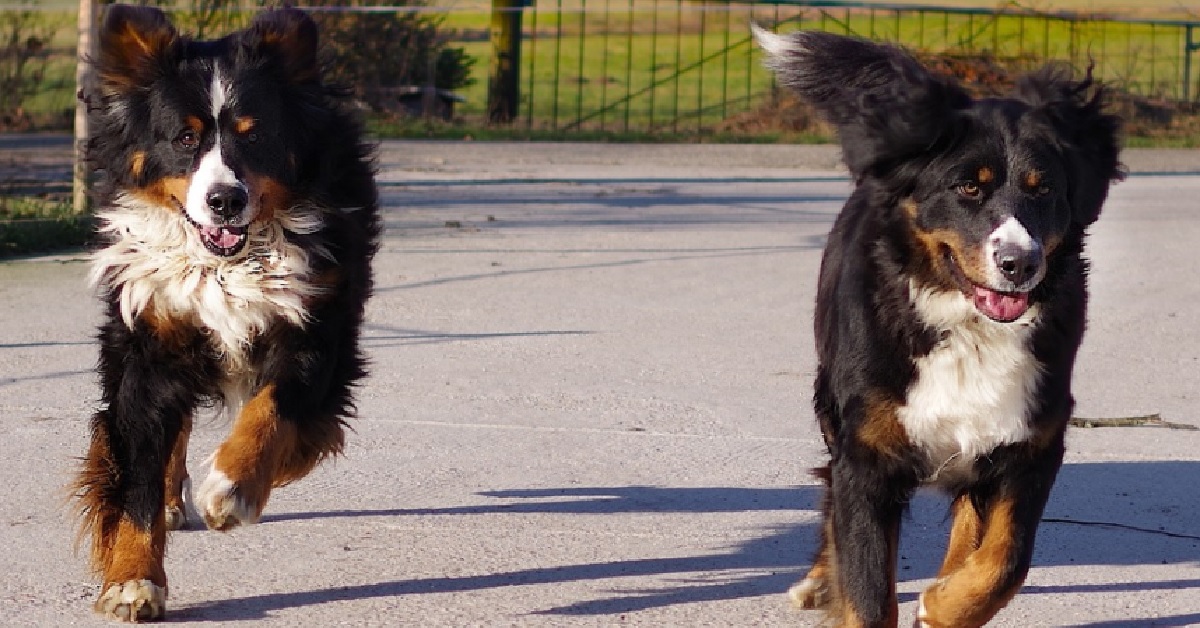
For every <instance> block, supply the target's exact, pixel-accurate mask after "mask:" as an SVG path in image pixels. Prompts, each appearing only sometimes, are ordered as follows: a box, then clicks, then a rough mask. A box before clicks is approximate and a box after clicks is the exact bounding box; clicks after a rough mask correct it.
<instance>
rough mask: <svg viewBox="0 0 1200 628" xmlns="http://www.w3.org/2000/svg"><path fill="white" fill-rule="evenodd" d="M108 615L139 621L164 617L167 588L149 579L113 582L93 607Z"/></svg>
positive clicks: (98, 611)
mask: <svg viewBox="0 0 1200 628" xmlns="http://www.w3.org/2000/svg"><path fill="white" fill-rule="evenodd" d="M93 608H95V609H96V612H97V613H103V614H104V615H105V616H106V617H110V618H112V619H118V620H120V621H128V622H133V623H137V622H139V621H154V620H156V619H162V617H163V613H165V612H166V610H167V590H166V589H165V588H163V587H160V586H158V585H157V584H154V583H153V582H150V581H149V580H127V581H125V582H124V583H116V582H114V583H112V584H110V585H108V588H107V589H105V590H104V591H103V592H102V593H101V594H100V599H98V600H96V604H95V606H94V607H93Z"/></svg>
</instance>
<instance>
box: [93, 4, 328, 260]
mask: <svg viewBox="0 0 1200 628" xmlns="http://www.w3.org/2000/svg"><path fill="white" fill-rule="evenodd" d="M95 66H96V70H97V74H98V77H99V83H100V85H99V87H100V93H101V96H102V101H103V102H102V104H101V107H100V111H99V124H98V126H99V127H100V128H99V130H98V132H97V133H96V134H95V135H94V137H93V140H92V145H91V149H92V151H93V154H94V155H96V156H98V157H97V158H98V160H100V163H98V164H97V166H98V167H99V168H102V169H104V170H105V171H106V173H107V176H108V178H109V179H110V181H111V182H112V184H113V185H114V186H115V188H116V189H117V190H118V191H119V192H120V193H123V194H127V195H132V196H134V197H136V198H138V199H139V200H141V201H143V202H148V203H151V204H154V205H156V206H158V207H161V208H162V210H163V211H169V212H180V213H181V214H182V215H183V216H184V217H186V220H187V222H188V223H190V226H191V227H192V228H193V229H194V230H195V233H196V235H197V237H198V238H199V240H200V241H201V242H202V243H203V245H204V248H205V249H206V250H207V251H208V252H209V253H211V254H213V255H216V256H220V257H234V256H237V255H238V254H239V253H240V252H241V251H242V249H243V248H244V247H245V244H246V241H247V229H248V227H249V226H250V224H251V223H253V222H255V221H259V220H270V219H271V217H272V215H273V214H274V213H276V212H280V211H286V209H287V208H288V207H290V206H291V204H292V203H293V201H294V200H295V199H294V198H293V196H294V191H295V187H296V184H297V183H298V182H300V181H301V180H302V179H304V173H303V172H302V171H303V169H304V168H305V162H306V161H311V159H312V157H311V155H312V154H313V153H314V152H315V151H314V148H313V147H312V146H311V144H312V141H311V137H312V136H313V129H312V128H310V127H311V126H312V124H313V114H312V113H311V112H312V111H319V110H320V108H319V107H313V106H308V105H309V104H310V103H314V102H319V99H320V98H321V97H322V87H321V84H320V69H319V64H318V61H317V28H316V25H315V23H314V22H313V21H312V20H311V19H310V18H309V17H308V16H307V15H306V14H304V13H303V12H302V11H299V10H297V9H278V10H272V11H266V12H263V13H261V14H259V16H258V17H257V18H255V20H254V22H253V23H252V25H251V26H250V27H249V28H247V29H246V30H244V31H240V32H238V33H235V34H232V35H229V36H227V37H225V38H223V39H219V40H215V41H194V40H191V39H188V38H186V37H183V36H181V35H179V34H178V33H177V31H176V29H175V28H174V27H173V26H172V25H171V23H170V21H169V20H168V19H167V17H166V15H165V14H164V13H163V12H161V11H159V10H158V9H155V8H151V7H139V6H128V5H112V6H110V7H108V9H107V11H106V13H105V17H104V20H103V23H102V26H101V29H100V45H99V56H98V58H97V59H96V63H95Z"/></svg>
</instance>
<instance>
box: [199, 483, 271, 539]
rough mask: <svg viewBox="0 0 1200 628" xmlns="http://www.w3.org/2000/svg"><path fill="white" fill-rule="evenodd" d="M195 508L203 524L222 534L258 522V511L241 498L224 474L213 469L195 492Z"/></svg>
mask: <svg viewBox="0 0 1200 628" xmlns="http://www.w3.org/2000/svg"><path fill="white" fill-rule="evenodd" d="M196 508H197V509H199V510H200V515H201V516H202V517H204V523H206V524H208V527H209V528H212V529H213V530H220V531H222V532H224V531H226V530H231V529H233V528H236V527H237V526H239V525H244V524H246V525H248V524H251V523H255V522H257V521H258V517H259V515H261V514H262V513H261V512H259V509H258V508H257V507H255V506H254V505H252V504H250V503H248V502H246V500H245V499H243V498H242V495H241V493H240V492H238V487H237V485H236V484H234V483H233V481H232V480H230V479H229V477H228V476H226V475H225V474H224V473H222V472H220V471H218V470H216V469H213V470H212V471H209V473H208V477H206V478H204V483H202V484H201V485H200V490H198V491H196Z"/></svg>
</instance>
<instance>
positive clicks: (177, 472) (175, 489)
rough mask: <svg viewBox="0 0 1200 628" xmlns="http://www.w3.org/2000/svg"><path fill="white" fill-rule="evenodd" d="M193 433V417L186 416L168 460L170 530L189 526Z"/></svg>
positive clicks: (167, 506)
mask: <svg viewBox="0 0 1200 628" xmlns="http://www.w3.org/2000/svg"><path fill="white" fill-rule="evenodd" d="M191 435H192V417H190V416H188V417H185V418H184V420H183V425H182V426H181V428H180V430H179V436H176V437H175V446H174V448H172V450H171V459H170V460H169V461H168V462H167V473H166V478H164V480H165V482H166V489H167V494H166V500H165V502H166V512H165V515H166V522H167V529H168V530H182V529H183V528H186V527H187V524H188V520H187V504H186V502H187V495H186V494H187V492H188V486H189V484H190V482H189V481H188V470H187V448H188V439H189V438H190V437H191Z"/></svg>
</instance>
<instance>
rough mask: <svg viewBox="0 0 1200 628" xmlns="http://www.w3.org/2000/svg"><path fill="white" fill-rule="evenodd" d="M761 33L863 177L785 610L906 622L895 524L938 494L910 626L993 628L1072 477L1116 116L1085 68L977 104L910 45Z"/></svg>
mask: <svg viewBox="0 0 1200 628" xmlns="http://www.w3.org/2000/svg"><path fill="white" fill-rule="evenodd" d="M755 34H756V37H757V40H758V42H759V44H760V46H761V47H762V48H763V49H764V51H765V52H766V53H767V65H768V67H769V68H771V69H772V70H773V71H774V72H775V74H776V76H777V77H778V79H779V81H780V83H781V84H782V85H783V86H785V87H787V88H790V89H792V90H794V91H795V92H796V93H797V94H798V95H799V96H800V97H801V98H802V99H803V100H805V101H807V102H808V103H809V104H810V105H811V106H812V107H814V108H815V110H816V111H817V112H819V113H820V114H821V115H822V116H823V117H824V118H825V119H826V120H828V121H829V122H830V123H831V124H832V125H833V126H834V127H835V128H836V129H837V132H838V136H839V139H840V141H841V146H842V153H843V160H844V161H845V164H846V166H847V167H848V169H849V171H850V174H851V176H852V177H853V180H854V189H853V191H852V193H851V194H850V197H849V199H848V200H847V201H846V203H845V206H844V207H843V209H842V210H841V212H840V213H839V215H838V217H837V219H836V221H835V223H834V226H833V229H832V231H831V232H830V234H829V238H828V241H827V244H826V247H825V251H824V255H823V257H822V262H821V269H820V278H819V281H818V288H817V297H816V310H815V316H814V318H815V324H814V329H815V337H816V348H817V356H818V368H817V374H816V382H815V393H814V398H813V399H814V407H815V414H816V416H817V419H818V422H819V424H820V428H821V432H822V435H823V436H824V440H825V444H826V445H827V447H828V450H829V454H830V461H829V463H828V465H827V466H826V467H824V468H822V469H819V470H818V471H817V474H818V475H819V476H820V477H822V478H823V479H824V481H825V483H826V484H827V490H826V496H825V499H824V505H823V526H822V532H821V542H820V547H819V550H818V552H817V554H816V557H815V559H814V561H813V566H812V567H811V569H810V570H809V572H808V574H807V576H806V577H805V578H804V579H803V580H802V581H801V582H799V583H798V584H797V585H795V586H794V587H792V589H791V590H790V591H789V595H790V596H791V598H792V600H793V601H794V602H796V603H797V604H798V605H799V606H801V607H802V608H821V609H826V611H827V613H828V616H829V619H830V620H831V622H832V623H833V624H835V625H839V626H895V625H897V623H898V621H899V618H898V610H897V600H896V551H897V543H898V539H899V533H900V522H901V517H902V515H903V513H904V511H905V508H906V504H907V503H908V501H909V498H910V497H911V495H912V494H913V492H914V491H915V490H916V489H918V488H919V487H922V486H932V487H936V488H938V489H941V490H943V491H945V492H947V493H948V494H949V495H950V496H951V498H952V502H951V511H952V513H953V523H952V526H951V530H950V540H949V544H948V548H947V551H946V555H945V558H944V561H943V562H942V566H941V569H940V571H939V573H938V577H937V579H936V581H935V583H934V584H933V585H932V586H930V587H929V588H927V589H926V590H925V591H924V592H923V593H922V594H921V596H920V601H919V604H918V607H919V608H918V610H917V617H916V623H915V625H917V626H929V627H937V628H948V627H955V628H962V627H969V626H981V625H983V624H985V623H986V622H988V621H989V620H990V619H991V618H992V617H993V616H995V614H996V613H997V612H998V611H999V610H1000V609H1001V608H1003V607H1004V606H1005V605H1006V604H1007V603H1008V602H1009V601H1010V600H1011V599H1012V598H1013V596H1014V595H1016V593H1017V591H1018V589H1019V588H1020V587H1021V584H1022V583H1023V582H1024V579H1025V576H1026V573H1027V572H1028V570H1029V566H1030V559H1031V556H1032V554H1033V546H1034V535H1035V534H1036V532H1037V528H1038V523H1039V521H1040V519H1041V515H1042V510H1043V508H1044V507H1045V504H1046V500H1047V498H1048V497H1049V494H1050V489H1051V487H1052V485H1053V484H1054V479H1055V476H1056V474H1057V472H1058V469H1059V467H1060V466H1061V464H1062V459H1063V451H1064V448H1063V435H1064V432H1065V430H1066V427H1067V424H1068V421H1069V418H1070V415H1071V410H1072V408H1073V405H1074V399H1073V398H1072V396H1071V371H1072V368H1073V363H1074V361H1075V355H1076V351H1077V350H1078V348H1079V345H1080V342H1081V340H1082V338H1083V331H1084V324H1085V315H1086V306H1087V286H1086V275H1087V268H1088V267H1087V262H1086V261H1085V259H1084V258H1083V255H1082V253H1083V248H1084V236H1085V232H1086V230H1087V227H1088V226H1089V225H1091V224H1092V223H1093V222H1094V221H1095V220H1096V219H1097V218H1098V217H1099V215H1100V211H1101V206H1102V205H1103V203H1104V201H1105V199H1106V197H1107V194H1108V190H1109V186H1110V184H1111V183H1112V182H1114V181H1117V180H1119V179H1120V178H1121V177H1122V176H1123V175H1122V166H1121V164H1120V161H1119V133H1120V123H1121V122H1120V119H1119V118H1118V117H1117V116H1114V115H1112V114H1110V113H1108V111H1107V98H1108V97H1107V93H1106V91H1105V89H1104V87H1103V86H1102V85H1100V84H1099V83H1098V82H1096V81H1094V80H1093V79H1092V76H1091V72H1090V70H1089V71H1088V73H1087V74H1086V76H1084V77H1082V78H1079V79H1077V78H1076V76H1075V75H1074V73H1073V72H1071V71H1070V70H1069V69H1067V68H1064V67H1061V66H1055V65H1048V66H1047V67H1045V68H1043V69H1041V70H1039V71H1037V72H1034V73H1032V74H1030V75H1028V76H1026V77H1023V78H1022V79H1021V81H1020V82H1019V84H1018V87H1017V89H1016V92H1015V94H1014V95H1012V96H1011V97H1005V98H981V99H976V98H972V97H971V96H970V95H969V94H968V93H967V92H966V91H965V90H964V88H963V87H962V86H961V85H959V84H957V83H956V82H954V81H953V80H952V79H949V78H943V77H939V76H935V75H934V74H933V73H931V72H930V71H929V70H928V69H926V68H925V67H923V66H922V65H921V64H920V63H919V62H918V61H916V60H915V59H914V58H913V57H912V56H911V55H909V54H908V53H906V52H905V51H903V50H901V49H900V48H898V47H894V46H891V45H884V44H877V43H872V42H869V41H865V40H862V39H857V38H852V37H845V36H839V35H833V34H827V33H823V32H812V31H803V32H796V33H792V34H790V35H787V36H781V35H776V34H773V33H770V32H768V31H766V30H764V29H762V28H757V27H756V29H755Z"/></svg>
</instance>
